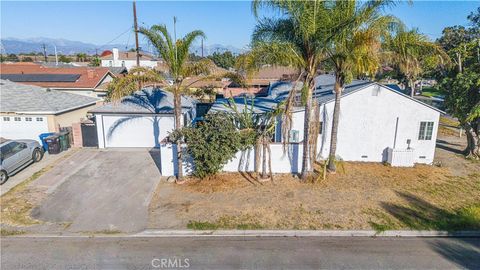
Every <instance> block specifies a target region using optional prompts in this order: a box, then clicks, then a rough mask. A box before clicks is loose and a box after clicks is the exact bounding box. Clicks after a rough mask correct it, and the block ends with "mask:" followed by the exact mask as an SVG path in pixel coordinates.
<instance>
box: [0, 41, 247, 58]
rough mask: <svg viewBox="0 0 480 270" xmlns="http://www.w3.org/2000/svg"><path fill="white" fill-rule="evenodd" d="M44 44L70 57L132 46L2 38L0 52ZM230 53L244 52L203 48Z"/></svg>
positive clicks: (24, 50)
mask: <svg viewBox="0 0 480 270" xmlns="http://www.w3.org/2000/svg"><path fill="white" fill-rule="evenodd" d="M44 44H45V47H46V50H47V54H53V53H55V46H56V48H57V53H58V54H65V55H72V54H76V53H87V54H90V55H93V54H95V53H98V54H100V53H101V52H102V51H104V50H111V49H112V48H118V49H119V50H125V51H126V50H129V49H132V48H133V45H130V46H125V44H108V45H96V44H92V43H85V42H81V41H72V40H68V39H54V38H45V37H37V38H28V39H19V38H2V39H0V52H1V53H2V54H10V53H14V54H19V53H31V52H35V53H39V52H40V53H43V45H44ZM140 47H141V48H142V50H143V51H150V49H151V48H150V47H151V46H148V45H147V44H140ZM201 51H202V50H201V47H200V46H193V47H192V49H191V52H192V53H195V54H197V55H200V54H201ZM224 51H231V52H232V53H234V54H239V53H242V52H244V50H243V49H239V48H237V47H234V46H225V45H221V44H212V45H206V46H204V49H203V52H204V55H206V56H208V55H210V54H213V53H214V52H224Z"/></svg>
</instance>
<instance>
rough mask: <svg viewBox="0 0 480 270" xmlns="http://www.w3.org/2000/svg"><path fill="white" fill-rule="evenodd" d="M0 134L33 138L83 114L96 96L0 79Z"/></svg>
mask: <svg viewBox="0 0 480 270" xmlns="http://www.w3.org/2000/svg"><path fill="white" fill-rule="evenodd" d="M0 89H1V91H0V104H1V106H0V107H1V108H0V114H1V116H0V126H1V129H0V134H1V135H0V137H4V138H8V139H34V140H37V141H40V140H39V138H38V135H40V134H41V133H47V132H58V131H59V129H60V127H70V126H72V124H73V123H77V122H80V120H81V119H82V118H86V115H87V111H88V110H91V109H93V108H94V107H95V106H96V104H97V102H98V101H99V99H97V98H92V97H86V96H81V95H75V94H70V93H64V92H56V91H53V90H50V89H45V88H41V87H38V86H31V85H24V84H18V83H14V82H10V81H5V80H0Z"/></svg>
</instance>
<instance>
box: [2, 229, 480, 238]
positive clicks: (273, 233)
mask: <svg viewBox="0 0 480 270" xmlns="http://www.w3.org/2000/svg"><path fill="white" fill-rule="evenodd" d="M145 237H147V238H148V237H152V238H155V237H158V238H167V237H385V238H395V237H412V238H413V237H480V231H456V232H448V231H409V230H402V231H401V230H397V231H383V232H377V231H372V230H349V231H347V230H345V231H342V230H201V231H200V230H198V231H197V230H151V229H150V230H145V231H142V232H139V233H135V234H125V233H119V234H95V233H92V234H86V233H81V234H77V233H71V234H64V233H60V234H51V233H50V234H35V233H33V234H29V233H27V234H19V235H9V236H2V237H1V238H145Z"/></svg>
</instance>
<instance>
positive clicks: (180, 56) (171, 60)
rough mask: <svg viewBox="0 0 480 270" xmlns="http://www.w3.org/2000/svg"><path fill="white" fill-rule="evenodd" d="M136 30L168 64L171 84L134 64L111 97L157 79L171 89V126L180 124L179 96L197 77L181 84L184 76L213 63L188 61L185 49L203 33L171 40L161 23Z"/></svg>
mask: <svg viewBox="0 0 480 270" xmlns="http://www.w3.org/2000/svg"><path fill="white" fill-rule="evenodd" d="M139 33H141V34H143V35H144V36H145V37H146V38H147V39H148V41H149V42H150V43H151V44H152V45H153V47H154V48H155V49H156V50H157V52H158V54H159V55H160V57H161V58H162V59H163V61H164V62H165V64H166V65H167V67H168V76H169V77H170V78H171V79H172V81H173V84H172V85H169V84H168V83H166V80H165V78H164V76H163V75H162V74H160V73H159V72H157V71H155V70H151V69H145V68H136V69H132V70H131V71H130V73H129V74H128V75H127V76H125V77H123V78H120V79H118V80H116V81H115V82H114V83H113V84H112V86H111V99H112V100H119V99H120V98H122V97H124V96H126V95H130V94H131V93H133V92H135V91H137V90H139V88H140V87H139V85H142V84H143V85H144V84H147V83H149V84H156V83H160V84H162V86H163V87H164V89H165V90H167V91H170V92H172V93H173V103H174V116H175V129H176V130H177V129H180V128H181V127H182V121H181V120H182V117H181V116H182V106H181V97H182V95H183V94H185V93H187V91H188V89H189V86H190V85H192V84H193V83H195V82H197V81H198V80H201V79H203V78H199V79H198V80H194V81H193V82H190V83H189V84H188V85H187V84H184V80H185V79H186V78H188V77H189V76H196V75H205V76H204V78H205V77H206V76H207V75H208V74H209V73H210V71H211V70H213V66H214V65H213V63H212V62H211V61H210V60H208V59H202V60H200V61H197V62H193V61H190V59H189V51H190V48H191V47H192V45H193V42H194V41H195V40H196V39H198V38H205V34H204V33H203V32H202V31H200V30H195V31H192V32H190V33H188V34H186V35H185V36H184V37H183V38H180V39H177V40H174V39H173V38H172V36H171V35H170V33H169V32H168V30H167V27H166V26H165V25H153V26H152V27H150V28H145V27H141V28H140V30H139ZM177 147H178V151H177V161H178V162H177V179H180V178H182V177H183V171H182V156H181V152H182V151H181V145H180V144H178V145H177Z"/></svg>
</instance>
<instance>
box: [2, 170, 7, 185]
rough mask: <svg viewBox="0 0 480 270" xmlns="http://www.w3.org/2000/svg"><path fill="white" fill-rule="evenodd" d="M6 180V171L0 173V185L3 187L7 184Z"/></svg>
mask: <svg viewBox="0 0 480 270" xmlns="http://www.w3.org/2000/svg"><path fill="white" fill-rule="evenodd" d="M7 179H8V174H7V172H6V171H3V170H2V171H0V185H3V183H5V182H7Z"/></svg>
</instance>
